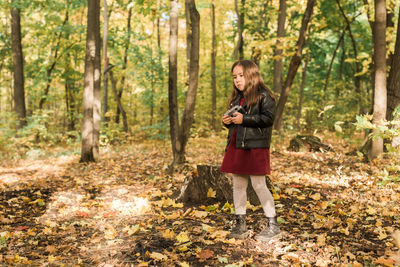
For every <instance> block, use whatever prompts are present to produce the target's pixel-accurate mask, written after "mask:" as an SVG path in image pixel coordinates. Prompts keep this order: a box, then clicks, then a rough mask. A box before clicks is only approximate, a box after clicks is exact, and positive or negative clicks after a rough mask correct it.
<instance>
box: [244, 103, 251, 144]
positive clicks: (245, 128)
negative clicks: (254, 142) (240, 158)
mask: <svg viewBox="0 0 400 267" xmlns="http://www.w3.org/2000/svg"><path fill="white" fill-rule="evenodd" d="M250 111H251V107H250V108H249V111H248V112H246V114H248V113H250ZM246 130H247V127H244V133H243V139H242V147H243V148H244V138H245V136H246Z"/></svg>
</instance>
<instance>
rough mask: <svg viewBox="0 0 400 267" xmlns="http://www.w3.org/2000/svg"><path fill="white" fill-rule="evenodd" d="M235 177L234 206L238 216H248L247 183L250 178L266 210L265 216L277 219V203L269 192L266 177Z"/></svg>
mask: <svg viewBox="0 0 400 267" xmlns="http://www.w3.org/2000/svg"><path fill="white" fill-rule="evenodd" d="M232 176H233V204H234V205H235V213H236V214H240V215H242V214H246V204H247V192H246V189H247V183H248V178H249V176H250V179H251V185H252V186H253V188H254V191H256V194H257V196H258V199H259V200H260V202H261V206H262V208H263V210H264V213H265V216H267V217H275V216H276V213H275V203H274V198H273V197H272V194H271V192H270V191H269V190H268V187H267V184H266V183H265V176H264V175H239V174H232Z"/></svg>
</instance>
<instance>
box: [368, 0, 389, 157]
mask: <svg viewBox="0 0 400 267" xmlns="http://www.w3.org/2000/svg"><path fill="white" fill-rule="evenodd" d="M374 26H375V31H374V32H375V38H374V41H375V42H374V51H375V53H374V62H375V87H374V91H375V101H374V114H373V119H372V122H373V123H374V124H375V125H377V126H379V125H382V123H383V119H385V117H386V107H387V95H386V1H385V0H375V25H374ZM379 132H380V131H379V130H378V129H376V130H374V131H373V133H374V134H378V133H379ZM382 152H383V139H382V138H373V139H372V144H371V150H370V151H369V154H368V158H369V159H374V158H376V157H378V156H379V155H380V154H381V153H382Z"/></svg>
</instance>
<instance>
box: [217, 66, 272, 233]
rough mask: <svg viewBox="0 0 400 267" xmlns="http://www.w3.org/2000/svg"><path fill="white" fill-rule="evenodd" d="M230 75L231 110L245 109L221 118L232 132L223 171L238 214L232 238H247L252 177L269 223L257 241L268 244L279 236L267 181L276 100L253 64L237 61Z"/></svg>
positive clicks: (222, 167)
mask: <svg viewBox="0 0 400 267" xmlns="http://www.w3.org/2000/svg"><path fill="white" fill-rule="evenodd" d="M231 72H232V75H233V90H232V94H231V96H230V97H229V100H228V105H229V108H231V107H234V106H235V105H240V106H242V107H243V109H244V112H243V113H244V114H242V113H240V112H235V113H234V114H233V115H232V116H229V115H224V116H223V117H222V122H223V123H224V125H225V126H226V127H227V128H228V129H229V133H228V142H227V147H226V152H225V156H224V159H223V161H222V165H221V171H222V172H227V173H232V177H233V203H234V206H235V213H236V215H235V216H236V225H235V227H234V228H233V229H232V232H231V234H230V237H234V238H246V237H247V236H248V232H247V226H246V221H245V217H246V203H247V195H246V189H247V183H248V178H249V177H250V179H251V183H252V186H253V188H254V190H255V191H256V194H257V196H258V198H259V200H260V202H261V205H262V207H263V210H264V213H265V216H266V217H267V224H266V226H265V228H264V230H263V231H262V232H261V233H260V234H258V235H257V236H256V239H257V240H259V241H268V240H270V239H271V238H272V237H274V236H276V235H278V234H279V233H280V230H279V227H278V223H277V221H276V213H275V204H274V199H273V197H272V194H271V192H270V191H269V190H268V187H267V185H266V182H265V175H266V174H270V160H269V146H270V141H271V133H272V124H273V122H274V111H275V100H274V96H273V94H272V92H271V91H270V90H269V89H268V87H267V86H266V85H265V84H264V82H263V80H262V78H261V75H260V72H259V69H258V67H257V65H256V64H255V63H254V62H252V61H250V60H240V61H237V62H235V63H234V64H233V66H232V70H231Z"/></svg>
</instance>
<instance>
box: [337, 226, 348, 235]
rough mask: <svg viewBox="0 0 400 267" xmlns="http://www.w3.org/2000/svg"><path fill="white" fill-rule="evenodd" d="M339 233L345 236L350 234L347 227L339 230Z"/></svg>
mask: <svg viewBox="0 0 400 267" xmlns="http://www.w3.org/2000/svg"><path fill="white" fill-rule="evenodd" d="M339 231H340V232H341V233H342V234H345V235H349V234H350V233H349V227H346V228H340V229H339Z"/></svg>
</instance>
